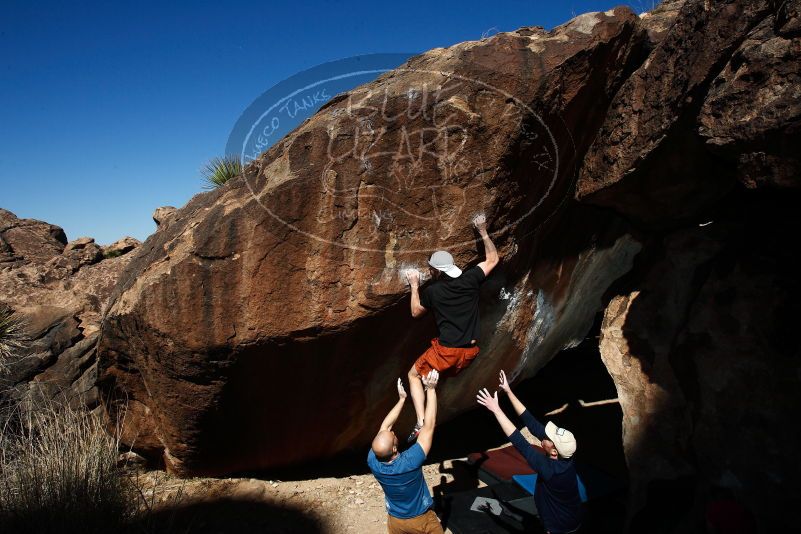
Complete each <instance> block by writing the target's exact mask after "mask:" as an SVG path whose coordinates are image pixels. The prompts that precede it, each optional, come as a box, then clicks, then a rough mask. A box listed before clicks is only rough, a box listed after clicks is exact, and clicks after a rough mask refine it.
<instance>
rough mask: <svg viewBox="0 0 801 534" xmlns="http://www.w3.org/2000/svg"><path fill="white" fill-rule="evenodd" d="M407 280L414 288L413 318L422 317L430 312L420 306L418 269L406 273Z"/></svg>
mask: <svg viewBox="0 0 801 534" xmlns="http://www.w3.org/2000/svg"><path fill="white" fill-rule="evenodd" d="M406 278H407V279H408V280H409V285H410V286H411V288H412V304H411V306H412V317H415V318H416V317H420V316H421V315H423V314H424V313H425V312H426V311H428V310H426V309H425V308H424V307H423V305H422V304H420V273H419V272H418V271H417V269H409V270H408V271H406Z"/></svg>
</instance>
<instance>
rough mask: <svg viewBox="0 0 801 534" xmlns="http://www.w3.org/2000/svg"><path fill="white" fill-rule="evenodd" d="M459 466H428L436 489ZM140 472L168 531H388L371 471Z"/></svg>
mask: <svg viewBox="0 0 801 534" xmlns="http://www.w3.org/2000/svg"><path fill="white" fill-rule="evenodd" d="M460 460H463V459H457V460H456V462H457V464H459V463H460ZM458 469H459V467H458V465H457V469H456V470H457V471H458ZM453 471H454V460H445V461H443V462H438V463H433V464H429V465H426V466H424V467H423V473H424V476H425V478H426V482H427V483H428V486H429V488H432V489H433V491H440V490H443V489H446V487H447V486H449V485H452V484H453V483H454V475H453ZM139 477H140V482H141V483H142V485H143V486H144V487H145V488H148V489H147V490H146V491H145V496H146V497H147V498H148V499H151V498H152V491H153V490H154V489H155V495H156V497H155V499H154V503H156V506H155V507H154V508H155V509H156V510H157V512H156V516H157V518H156V521H157V522H158V523H160V524H161V525H162V528H163V529H164V530H168V531H174V532H323V533H331V534H339V533H343V534H344V533H364V534H370V533H383V532H386V523H387V515H386V509H385V506H384V494H383V491H382V490H381V487H380V486H379V485H378V483H377V482H376V480H375V478H374V477H373V476H372V474H370V473H367V474H359V475H350V476H345V477H342V478H337V477H328V478H315V479H309V480H295V481H281V480H259V479H255V478H250V479H247V478H227V479H213V478H193V479H187V480H181V479H177V478H174V477H171V476H169V475H167V474H165V473H163V472H161V471H149V472H145V473H141V474H140V475H139ZM476 483H477V484H479V485H483V484H482V483H480V482H476ZM164 525H166V526H168V527H169V528H164ZM446 532H450V531H449V530H448V531H446Z"/></svg>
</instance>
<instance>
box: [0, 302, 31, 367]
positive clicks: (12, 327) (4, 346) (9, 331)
mask: <svg viewBox="0 0 801 534" xmlns="http://www.w3.org/2000/svg"><path fill="white" fill-rule="evenodd" d="M24 343H25V328H24V323H23V320H22V317H20V316H19V315H17V314H16V313H13V312H12V311H11V310H10V309H9V308H7V307H6V306H3V305H2V304H0V376H4V375H5V373H6V372H7V371H8V366H9V364H10V363H11V362H12V361H13V360H14V358H15V356H16V353H17V351H18V350H19V349H21V348H22V347H23V345H24Z"/></svg>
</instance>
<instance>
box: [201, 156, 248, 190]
mask: <svg viewBox="0 0 801 534" xmlns="http://www.w3.org/2000/svg"><path fill="white" fill-rule="evenodd" d="M200 174H201V175H202V176H203V180H204V181H205V182H206V184H205V186H204V189H216V188H218V187H220V186H222V185H224V184H225V183H226V182H228V180H230V179H231V178H233V177H234V176H238V175H240V174H242V162H241V161H240V159H239V158H238V157H236V156H232V155H227V156H222V157H215V158H211V159H210V160H209V162H208V163H206V164H205V165H204V166H203V168H202V169H200Z"/></svg>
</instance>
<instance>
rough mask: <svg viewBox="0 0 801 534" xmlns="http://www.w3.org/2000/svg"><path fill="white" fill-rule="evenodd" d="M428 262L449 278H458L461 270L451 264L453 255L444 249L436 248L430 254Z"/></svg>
mask: <svg viewBox="0 0 801 534" xmlns="http://www.w3.org/2000/svg"><path fill="white" fill-rule="evenodd" d="M428 264H429V265H430V266H432V267H433V268H434V269H437V270H438V271H442V272H443V273H445V274H447V275H448V276H450V277H451V278H459V276H461V274H462V270H461V269H460V268H458V267H457V266H456V265H454V264H453V256H451V254H450V253H449V252H447V251H445V250H438V251H436V252H435V253H433V254H432V255H431V259H430V260H428Z"/></svg>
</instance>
